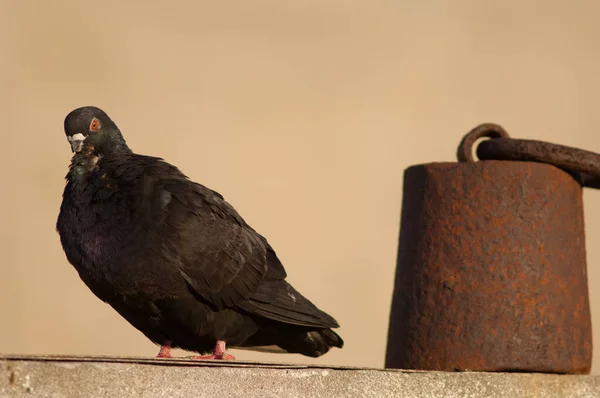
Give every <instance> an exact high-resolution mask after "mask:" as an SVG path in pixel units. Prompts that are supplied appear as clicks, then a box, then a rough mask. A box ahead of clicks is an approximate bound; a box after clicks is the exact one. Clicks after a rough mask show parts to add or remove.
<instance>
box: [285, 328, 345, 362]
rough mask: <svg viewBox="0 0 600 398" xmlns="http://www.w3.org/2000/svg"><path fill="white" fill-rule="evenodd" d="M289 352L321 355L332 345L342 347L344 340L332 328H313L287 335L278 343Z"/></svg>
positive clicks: (311, 355) (313, 355)
mask: <svg viewBox="0 0 600 398" xmlns="http://www.w3.org/2000/svg"><path fill="white" fill-rule="evenodd" d="M278 345H279V346H280V347H281V348H283V349H284V350H286V351H287V352H289V353H295V354H303V355H306V356H309V357H314V358H316V357H320V356H321V355H323V354H326V353H327V352H328V351H329V349H330V348H331V347H337V348H342V347H343V345H344V341H343V340H342V338H341V337H340V336H339V335H338V334H337V333H336V332H334V331H333V330H331V329H321V330H313V331H310V332H306V333H303V334H298V335H296V336H287V338H286V339H285V341H282V342H281V343H280V344H278Z"/></svg>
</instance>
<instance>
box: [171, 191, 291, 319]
mask: <svg viewBox="0 0 600 398" xmlns="http://www.w3.org/2000/svg"><path fill="white" fill-rule="evenodd" d="M159 196H161V197H162V198H163V199H162V204H163V207H164V210H165V211H166V212H167V214H166V218H165V222H164V224H163V227H162V231H161V241H162V245H163V253H164V255H165V256H166V257H168V261H169V262H170V263H172V264H175V266H176V267H178V269H179V272H180V273H181V275H182V276H183V278H185V280H186V282H187V283H188V285H189V286H190V287H191V288H192V289H193V291H194V292H195V293H197V294H198V295H200V296H201V297H202V298H203V299H204V300H206V301H208V302H209V303H210V304H212V305H213V306H215V307H216V308H218V309H223V308H231V307H236V306H238V304H239V303H241V302H242V301H244V300H247V299H248V298H249V297H250V296H251V295H252V294H253V293H255V292H256V291H257V289H258V286H259V285H260V283H261V281H262V280H263V279H264V278H265V277H266V276H269V278H273V279H283V278H285V276H286V275H285V271H284V270H283V266H282V265H281V263H274V264H269V263H268V261H267V252H268V250H270V247H269V246H268V243H266V240H265V239H264V238H263V237H262V236H261V235H259V234H258V233H256V232H255V231H254V230H253V229H252V228H250V227H249V226H248V225H246V223H245V222H244V220H243V219H242V217H241V216H240V215H239V214H238V213H237V212H236V211H235V209H234V208H233V207H232V206H231V205H229V204H228V203H227V202H226V201H225V200H224V199H223V197H222V196H221V195H220V194H218V193H217V192H214V191H212V190H210V189H208V188H206V187H204V186H202V185H200V184H196V183H193V182H191V181H189V180H180V181H170V182H168V183H166V184H163V186H162V187H161V189H160V193H159Z"/></svg>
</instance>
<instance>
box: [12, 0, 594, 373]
mask: <svg viewBox="0 0 600 398" xmlns="http://www.w3.org/2000/svg"><path fill="white" fill-rule="evenodd" d="M599 20H600V2H598V1H594V0H588V1H584V0H580V1H574V2H564V1H555V0H549V1H544V2H541V1H533V0H518V1H517V0H508V1H504V2H492V1H477V0H472V1H467V0H457V1H453V2H448V1H441V0H434V1H429V2H422V1H389V0H370V1H351V0H318V1H317V0H303V1H294V2H292V1H286V2H283V1H276V0H253V1H226V0H224V1H219V2H215V1H213V2H209V1H191V0H190V1H177V0H172V1H169V2H158V1H127V2H125V1H101V2H100V1H98V2H81V1H75V0H69V1H60V0H58V1H53V2H45V1H18V2H17V1H10V0H0V89H1V95H0V126H1V130H0V134H2V146H1V147H0V153H1V156H0V177H1V178H0V180H1V181H2V195H0V205H1V208H2V209H3V210H2V223H1V224H0V248H1V253H2V255H1V257H0V261H1V264H0V267H1V268H0V271H1V273H0V318H1V319H2V322H1V325H0V331H1V332H0V352H2V353H23V354H90V355H142V356H153V355H155V354H156V353H157V352H158V349H157V347H155V346H154V345H153V344H152V343H150V342H149V341H148V340H147V339H146V338H145V337H144V336H143V335H142V334H141V333H140V332H138V331H137V330H135V329H134V328H133V327H131V326H130V325H129V324H128V323H127V322H126V321H124V320H123V319H122V318H121V317H120V316H119V315H118V314H117V313H116V312H115V311H113V310H112V309H111V308H110V307H109V306H108V305H106V304H104V303H102V302H101V301H100V300H98V299H97V298H96V297H95V296H94V295H93V294H92V293H91V292H90V291H89V290H88V288H87V287H86V286H85V285H84V284H83V282H81V280H80V279H79V277H78V275H77V273H76V272H75V270H74V269H73V268H72V267H71V265H69V264H68V263H67V261H66V259H65V255H64V253H63V251H62V248H61V245H60V242H59V238H58V234H57V233H56V232H55V222H56V217H57V215H58V211H59V206H60V203H61V199H62V198H61V195H62V191H63V188H64V179H63V178H64V176H65V174H66V173H67V167H68V164H69V161H70V158H71V151H70V147H69V145H68V143H67V141H66V139H65V137H64V133H63V120H64V117H65V116H66V114H67V113H68V112H70V111H71V110H72V109H74V108H76V107H79V106H84V105H96V106H99V107H101V108H103V109H104V110H105V111H106V112H107V113H108V114H109V115H110V116H111V117H112V118H113V120H114V121H115V122H116V123H117V125H118V126H119V127H120V128H121V130H122V131H123V133H124V135H125V138H126V139H127V141H128V143H129V144H130V146H131V147H132V149H133V150H134V151H136V152H140V153H144V154H148V155H156V156H161V157H163V158H164V159H166V160H167V161H169V162H171V163H174V164H175V165H177V166H178V167H179V168H180V169H181V170H182V171H183V172H184V173H186V174H187V175H188V176H190V177H191V178H192V179H193V180H196V181H198V182H201V183H202V184H204V185H207V186H209V187H210V188H213V189H215V190H217V191H219V192H221V193H222V194H223V195H224V196H225V198H226V199H227V200H228V201H229V202H230V203H232V204H233V205H234V206H235V207H236V208H237V210H238V211H239V212H240V213H241V214H242V215H243V216H244V217H245V219H246V220H247V221H248V222H249V223H250V224H251V225H252V226H253V227H254V228H255V229H257V230H258V231H259V232H261V233H262V234H263V235H265V236H266V237H267V238H268V239H269V241H270V242H271V244H272V245H273V247H274V248H275V249H276V251H277V253H278V255H279V257H280V258H281V260H282V261H283V263H284V265H285V266H286V268H287V271H288V274H289V280H290V281H291V282H292V283H293V284H294V286H295V287H296V288H298V290H300V291H301V292H302V293H303V294H305V295H306V296H308V297H309V298H310V299H311V300H312V301H313V302H314V303H316V304H317V305H318V306H319V307H321V308H322V309H323V310H325V311H327V312H329V313H331V314H332V315H334V316H335V317H336V318H337V320H338V321H339V323H340V324H341V326H342V327H341V329H340V330H339V332H340V334H341V335H342V336H343V338H344V339H345V342H346V346H345V347H344V349H342V350H333V351H331V352H330V353H329V354H327V355H325V356H323V357H321V358H319V359H316V360H313V359H310V358H305V357H300V356H295V355H283V356H282V355H275V354H260V353H252V352H248V351H234V352H233V353H234V354H235V355H236V356H237V358H238V359H257V360H269V361H293V362H304V363H322V364H339V365H356V366H373V367H382V366H383V361H384V354H385V345H386V335H387V326H388V314H389V308H390V302H391V294H392V288H393V282H394V278H393V277H394V271H395V266H396V264H395V261H396V250H397V243H398V232H399V222H400V208H401V200H402V198H401V196H402V174H403V171H404V169H405V168H406V167H408V166H410V165H413V164H416V163H427V162H432V161H454V160H455V157H454V156H455V155H454V154H455V150H456V146H457V145H458V143H459V141H460V139H461V138H462V136H463V134H465V133H466V132H467V131H468V130H470V129H471V128H472V127H474V126H475V125H477V124H479V123H481V122H496V123H499V124H501V125H503V126H504V127H505V128H506V129H507V130H508V131H509V133H510V134H511V135H512V136H513V137H517V138H528V139H541V140H547V141H551V142H556V143H561V144H565V145H570V146H575V147H580V148H585V149H588V150H591V151H596V152H600V134H599V131H598V128H597V126H598V125H600V112H599V111H598V103H599V101H598V96H599V95H600V94H599V93H600V74H599V73H598V71H599V70H600V47H599V43H600V24H599V23H598V21H599ZM584 195H585V197H584V201H585V212H586V228H587V245H588V246H587V247H588V269H589V278H590V296H591V306H592V312H593V314H592V315H593V322H594V326H595V328H594V330H595V342H596V349H595V352H596V355H595V362H594V364H595V366H594V368H593V373H599V372H600V351H599V350H600V326H599V324H598V322H600V291H598V289H596V288H595V287H596V286H598V285H599V284H600V264H599V263H600V245H598V244H597V242H598V240H599V239H600V193H598V192H595V191H593V190H589V189H588V190H585V194H584ZM178 354H182V353H179V352H178Z"/></svg>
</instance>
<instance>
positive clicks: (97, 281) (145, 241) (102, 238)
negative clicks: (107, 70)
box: [56, 106, 344, 360]
mask: <svg viewBox="0 0 600 398" xmlns="http://www.w3.org/2000/svg"><path fill="white" fill-rule="evenodd" d="M64 129H65V133H66V136H67V140H68V141H69V143H70V144H71V149H72V151H73V157H72V159H71V164H70V166H69V171H68V174H67V176H66V185H65V189H64V193H63V200H62V204H61V206H60V213H59V216H58V220H57V224H56V229H57V231H58V234H59V236H60V241H61V244H62V247H63V250H64V252H65V255H66V258H67V260H68V261H69V263H71V265H72V266H73V267H74V268H75V269H76V271H77V272H78V273H79V277H80V278H81V280H82V281H83V282H84V283H85V284H86V285H87V287H88V288H89V289H90V290H91V291H92V292H93V293H94V294H95V295H96V296H97V297H98V298H99V299H100V300H102V301H104V302H106V303H107V304H109V305H110V306H111V307H112V308H113V309H114V310H116V311H117V312H118V313H119V314H120V315H121V316H122V317H123V318H125V319H126V320H127V321H128V322H129V323H130V324H131V325H132V326H133V327H135V328H137V329H138V330H139V331H140V332H142V333H143V334H144V335H145V336H146V337H147V338H148V339H150V340H151V341H152V342H154V343H155V344H157V345H158V346H160V350H159V353H158V355H157V356H158V357H161V358H171V357H172V354H171V348H181V349H183V350H186V351H190V352H196V353H199V354H201V355H196V356H192V358H194V359H220V360H232V359H235V358H234V357H233V356H232V355H231V354H229V353H228V352H227V351H226V348H227V347H228V348H238V349H247V350H254V351H264V352H279V353H296V354H302V355H305V356H308V357H319V356H321V355H323V354H325V353H327V352H328V351H329V350H330V348H331V347H338V348H342V346H343V344H344V342H343V340H342V338H341V337H340V336H339V335H338V334H337V333H335V332H334V331H333V330H332V329H333V328H338V327H339V325H338V323H337V321H336V320H335V319H334V318H333V317H331V316H330V315H328V314H327V313H325V312H323V311H321V310H320V309H319V308H317V307H316V306H315V305H314V304H313V303H312V302H311V301H309V300H308V299H307V298H305V297H304V296H302V294H300V293H299V292H298V291H297V290H296V289H294V288H293V287H292V285H290V284H289V283H288V282H287V281H286V277H287V274H286V271H285V269H284V267H283V265H282V263H281V262H280V261H279V259H278V257H277V255H276V253H275V251H274V250H273V248H272V247H271V245H270V244H269V242H267V240H266V239H265V238H264V237H263V236H262V235H260V234H259V233H258V232H256V231H255V230H254V229H253V228H252V227H250V226H249V225H248V224H247V223H246V221H244V219H243V218H242V217H241V216H240V215H239V214H238V212H237V211H236V210H235V209H234V208H233V207H232V206H231V205H230V204H229V203H228V202H226V201H225V199H224V198H223V196H222V195H221V194H219V193H218V192H216V191H213V190H211V189H209V188H207V187H205V186H203V185H201V184H198V183H196V182H193V181H192V180H190V179H189V178H188V177H187V176H186V175H184V174H183V173H182V172H181V171H180V170H179V169H178V168H177V167H175V166H173V165H171V164H169V163H167V162H166V161H164V160H163V159H162V158H158V157H152V156H145V155H140V154H136V153H134V152H133V151H132V150H131V149H130V148H129V146H128V145H127V143H126V141H125V139H124V138H123V135H122V134H121V131H120V130H119V128H118V127H117V125H116V124H115V123H114V122H113V121H112V120H111V119H110V117H109V116H108V115H107V114H106V113H105V112H104V111H102V110H101V109H99V108H97V107H93V106H86V107H82V108H77V109H75V110H73V111H72V112H70V113H69V114H68V115H67V117H66V118H65V122H64Z"/></svg>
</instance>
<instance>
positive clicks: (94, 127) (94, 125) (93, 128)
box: [90, 118, 100, 131]
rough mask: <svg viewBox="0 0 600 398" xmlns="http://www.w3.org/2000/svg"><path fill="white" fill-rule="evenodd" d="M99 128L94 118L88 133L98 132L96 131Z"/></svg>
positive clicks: (98, 123)
mask: <svg viewBox="0 0 600 398" xmlns="http://www.w3.org/2000/svg"><path fill="white" fill-rule="evenodd" d="M99 128H100V121H99V120H98V119H96V118H94V120H92V122H91V123H90V131H98V129H99Z"/></svg>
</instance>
